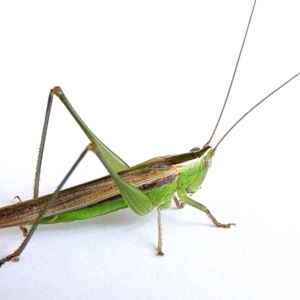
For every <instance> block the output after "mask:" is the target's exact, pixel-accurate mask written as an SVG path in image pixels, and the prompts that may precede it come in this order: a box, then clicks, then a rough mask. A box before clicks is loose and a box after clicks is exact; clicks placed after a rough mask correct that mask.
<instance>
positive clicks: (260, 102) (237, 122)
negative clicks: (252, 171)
mask: <svg viewBox="0 0 300 300" xmlns="http://www.w3.org/2000/svg"><path fill="white" fill-rule="evenodd" d="M298 75H300V72H299V73H297V74H296V75H294V76H293V77H292V78H290V79H289V80H288V81H286V82H285V83H284V84H282V85H281V86H280V87H278V88H277V89H276V90H274V91H273V92H272V93H270V94H269V95H268V96H266V97H265V98H263V99H262V100H260V101H259V102H258V103H257V104H256V105H254V106H253V107H252V108H251V109H249V110H248V111H247V112H246V113H245V114H244V115H243V116H242V117H240V118H239V119H238V120H237V121H236V122H235V123H234V124H233V125H232V126H231V127H230V128H229V130H228V131H227V132H226V133H225V134H224V135H223V137H222V138H221V139H220V140H219V142H218V143H217V145H216V147H215V148H214V151H216V149H217V147H218V146H219V145H220V143H221V142H222V141H223V140H224V138H225V137H226V136H227V135H228V133H229V132H230V131H231V130H232V129H233V128H234V127H235V126H236V125H237V124H239V123H240V122H241V121H242V120H243V119H244V118H245V117H246V116H247V115H248V114H249V113H250V112H251V111H252V110H254V109H255V108H256V107H257V106H259V105H260V104H262V103H263V102H264V101H265V100H267V99H268V98H269V97H270V96H272V95H273V94H275V93H276V92H277V91H279V90H280V89H281V88H283V87H284V86H285V85H286V84H288V83H289V82H290V81H292V80H293V79H295V78H296V77H297V76H298Z"/></svg>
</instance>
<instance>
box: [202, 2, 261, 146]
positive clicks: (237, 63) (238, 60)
mask: <svg viewBox="0 0 300 300" xmlns="http://www.w3.org/2000/svg"><path fill="white" fill-rule="evenodd" d="M255 5H256V0H255V1H254V4H253V7H252V11H251V15H250V18H249V21H248V25H247V29H246V32H245V35H244V39H243V43H242V46H241V50H240V53H239V56H238V59H237V62H236V65H235V69H234V72H233V75H232V78H231V82H230V85H229V89H228V92H227V95H226V98H225V101H224V104H223V107H222V110H221V113H220V115H219V118H218V121H217V123H216V126H215V128H214V130H213V133H212V135H211V137H210V139H209V140H208V142H207V143H206V144H205V146H204V147H206V146H208V145H209V144H210V142H211V140H212V138H213V136H214V134H215V132H216V130H217V128H218V126H219V123H220V120H221V118H222V115H223V112H224V109H225V106H226V104H227V100H228V97H229V94H230V91H231V87H232V84H233V81H234V77H235V73H236V70H237V67H238V65H239V62H240V58H241V55H242V52H243V48H244V44H245V41H246V37H247V34H248V29H249V27H250V23H251V19H252V15H253V12H254V8H255Z"/></svg>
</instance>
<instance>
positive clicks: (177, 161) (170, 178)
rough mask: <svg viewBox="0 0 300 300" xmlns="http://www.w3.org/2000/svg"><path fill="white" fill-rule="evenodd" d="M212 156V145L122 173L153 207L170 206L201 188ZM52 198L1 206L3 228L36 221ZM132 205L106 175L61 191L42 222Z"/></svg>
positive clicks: (0, 213) (71, 218)
mask: <svg viewBox="0 0 300 300" xmlns="http://www.w3.org/2000/svg"><path fill="white" fill-rule="evenodd" d="M212 156H213V151H212V149H211V148H210V147H206V148H205V149H203V150H200V149H198V148H195V149H193V150H192V151H191V152H189V153H186V154H182V155H177V156H169V157H160V158H157V159H153V160H150V161H148V162H145V163H142V164H140V165H138V166H136V167H132V168H128V169H126V170H124V171H120V172H119V175H120V176H121V178H124V180H126V182H128V183H130V184H132V186H135V187H136V188H138V189H139V190H140V191H141V192H143V194H144V195H145V196H146V197H147V198H148V199H149V200H150V202H151V206H152V209H153V208H154V207H157V208H159V209H166V208H168V207H169V206H170V205H171V201H172V198H173V196H175V195H176V194H177V195H178V197H179V198H180V200H182V201H183V202H186V199H189V198H188V196H187V194H188V193H189V194H190V193H191V194H192V193H194V192H196V191H197V190H198V189H199V188H200V186H201V184H202V182H203V180H204V178H205V175H206V172H207V162H208V161H210V159H211V157H212ZM108 191H109V192H108ZM51 197H52V194H50V195H46V196H43V197H39V198H38V199H33V200H28V201H24V202H20V203H16V204H14V205H11V206H10V208H11V209H8V208H9V207H4V208H2V209H0V228H1V227H9V226H16V225H18V226H20V225H28V224H32V223H33V221H34V220H35V219H36V218H37V215H38V214H39V212H40V211H41V209H42V208H43V207H44V206H45V204H46V203H47V202H48V201H49V200H50V199H51ZM187 202H189V201H187ZM128 206H130V205H128V204H127V201H126V198H125V199H124V197H123V196H122V195H121V194H120V192H119V190H118V187H117V185H116V183H115V182H114V180H112V178H111V176H106V177H103V178H100V179H97V180H94V181H91V182H88V183H84V184H81V185H78V186H76V187H72V188H69V189H65V190H62V191H60V193H59V194H58V196H57V198H56V199H55V200H54V202H53V203H52V205H51V207H50V208H49V209H48V210H47V212H46V214H45V216H44V218H43V219H42V220H41V222H40V224H53V223H58V222H72V221H75V220H83V219H88V218H93V217H97V216H101V215H104V214H107V213H110V212H114V211H116V210H119V209H124V208H127V207H128ZM152 209H151V210H152ZM151 210H149V211H148V212H150V211H151ZM16 211H17V212H18V213H17V214H16Z"/></svg>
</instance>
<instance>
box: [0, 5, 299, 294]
mask: <svg viewBox="0 0 300 300" xmlns="http://www.w3.org/2000/svg"><path fill="white" fill-rule="evenodd" d="M296 3H297V2H296V1H259V3H258V4H257V7H256V11H255V13H254V17H253V21H252V25H251V28H250V31H249V36H248V39H247V42H246V45H245V50H244V53H243V55H242V59H241V64H240V67H239V69H238V73H237V77H236V80H235V83H234V87H233V90H232V93H231V97H230V100H229V103H228V107H227V110H226V113H225V116H224V119H223V120H222V122H221V126H220V128H219V130H218V133H217V135H216V137H215V138H214V140H213V142H212V146H214V145H215V144H216V142H217V141H218V139H219V138H220V137H221V136H222V134H223V133H224V132H225V131H226V130H227V129H228V128H229V126H231V125H232V124H233V122H234V121H236V120H237V118H238V117H240V116H241V115H242V113H244V112H245V111H246V110H247V109H249V108H250V107H251V106H253V105H254V104H255V103H256V102H258V101H259V100H261V99H262V98H263V97H264V96H266V95H267V94H268V93H270V92H272V91H273V90H274V89H275V88H277V87H278V86H279V85H281V84H282V83H284V82H285V81H286V80H288V79H289V78H290V77H292V76H293V75H295V74H296V73H297V72H299V71H300V59H299V54H300V44H299V34H300V32H299V28H300V19H299V8H298V6H297V4H296ZM251 6H252V1H247V2H246V1H188V2H186V1H185V2H184V1H182V2H180V1H161V0H160V1H148V2H147V3H145V2H141V1H84V2H83V1H73V2H70V1H48V3H46V2H45V1H43V2H41V1H10V2H9V4H3V3H1V5H0V28H1V31H0V38H1V42H0V43H1V48H0V54H1V55H0V86H1V96H0V97H1V98H0V132H1V135H0V137H1V150H0V154H1V155H0V203H1V206H5V205H8V204H13V203H15V201H16V200H14V199H13V198H14V196H16V195H19V196H20V197H21V199H23V200H26V199H30V198H31V197H32V188H33V177H34V171H35V162H36V156H37V151H38V145H39V139H40V135H41V129H42V123H43V118H44V114H45V109H46V102H47V97H48V92H49V90H50V88H52V87H54V86H55V85H60V86H61V87H62V88H63V90H64V92H65V94H66V95H67V97H68V98H69V100H70V102H71V103H72V104H73V106H74V108H75V109H76V110H77V111H78V113H79V114H80V115H81V117H82V118H83V120H84V121H85V122H86V123H87V124H88V125H89V126H90V128H91V129H92V130H93V131H94V132H95V133H96V134H97V136H98V137H99V138H100V139H101V140H103V141H104V142H105V143H106V144H107V145H108V146H109V147H110V148H111V149H113V150H114V151H115V152H116V153H117V154H119V155H120V156H121V157H122V158H123V159H124V160H125V161H126V162H127V163H128V164H130V165H134V164H137V163H140V162H141V161H143V160H147V159H149V158H151V157H155V156H160V155H167V154H176V153H181V152H186V151H189V150H190V149H191V148H193V147H195V146H201V147H202V146H203V145H204V144H205V142H206V141H207V139H208V138H209V135H210V133H211V132H212V129H213V126H214V124H215V122H216V119H217V116H218V113H219V111H220V109H221V106H222V103H223V100H224V98H225V95H226V93H227V89H228V86H229V82H230V79H231V75H232V73H233V69H234V66H235V61H236V59H237V56H238V52H239V48H240V45H241V42H242V39H243V35H244V31H245V28H246V25H247V22H248V18H249V15H250V11H251ZM299 97H300V77H299V78H297V79H295V80H294V81H293V82H292V83H290V84H289V85H287V86H286V87H285V88H284V89H282V90H280V92H278V93H276V95H274V96H272V98H270V99H269V100H268V101H267V102H266V103H264V104H263V105H262V106H260V107H259V108H258V109H257V110H256V111H255V112H254V113H252V114H251V115H250V116H249V117H247V118H246V119H245V120H244V121H243V122H242V123H241V124H240V125H239V126H238V127H237V128H236V129H235V130H234V131H233V132H232V133H231V134H230V135H229V136H228V138H227V139H225V140H224V142H223V143H222V144H221V145H220V147H219V148H218V151H217V153H216V156H215V158H214V161H213V165H212V168H211V169H210V171H209V173H208V175H207V178H206V180H205V182H204V185H203V187H202V189H201V191H199V192H198V193H197V194H196V195H194V199H196V200H197V201H199V202H201V203H203V204H205V205H207V206H208V208H209V209H210V210H211V212H212V213H213V214H214V215H215V216H216V218H217V219H218V220H219V221H221V222H236V223H237V226H236V227H235V228H232V229H230V230H224V229H217V228H215V227H213V226H211V224H210V221H209V220H208V218H207V217H206V216H205V215H204V214H203V213H201V212H200V211H197V210H195V209H193V208H190V207H186V208H185V209H184V210H180V211H178V210H176V209H175V207H174V206H172V207H171V208H170V209H169V210H167V211H164V212H163V214H162V216H163V243H164V244H163V249H164V252H165V257H164V258H159V257H157V256H156V255H155V245H156V239H157V228H156V214H155V213H154V212H153V213H151V214H149V215H147V216H145V217H143V218H141V217H139V216H136V215H134V213H132V212H131V211H130V210H123V211H119V212H117V213H113V214H110V215H106V216H104V217H100V218H95V219H91V220H87V221H81V222H74V223H69V224H58V225H53V226H40V227H39V228H38V230H37V232H36V234H35V235H34V237H33V238H32V240H31V241H30V243H29V245H28V247H27V248H26V250H25V251H24V253H23V255H22V256H21V260H20V262H19V263H7V264H5V265H4V266H3V267H2V268H1V269H0V298H1V299H38V298H43V299H53V298H55V299H69V298H70V297H72V298H73V299H82V298H83V297H85V298H90V299H95V298H97V299H139V298H143V299H171V298H173V299H258V298H259V299H295V298H297V296H299V293H300V288H299V276H300V258H299V251H300V242H299V210H298V205H299V204H298V203H299V189H298V185H299V173H298V170H299V168H300V161H299V154H298V153H299V150H300V149H299V130H298V128H299V125H300V124H299V113H300V110H299ZM87 143H88V140H87V138H86V137H85V136H84V134H83V133H82V132H81V130H80V128H79V127H78V125H77V124H76V123H75V122H74V120H73V119H72V118H71V117H70V115H69V114H68V113H67V111H66V109H65V108H64V107H63V106H62V105H61V103H60V102H59V101H58V100H57V99H56V100H55V103H54V106H53V114H52V118H51V123H50V129H49V135H48V140H47V146H46V152H45V160H44V164H43V171H42V180H41V194H46V193H51V192H53V190H54V189H55V187H56V186H57V185H58V183H59V182H60V180H61V179H62V177H63V176H64V174H65V173H66V172H67V170H68V169H69V168H70V166H71V165H72V163H73V162H74V161H75V159H76V158H77V157H78V155H79V153H80V152H81V151H82V150H83V148H84V147H85V146H86V145H87ZM105 174H106V172H105V170H104V168H103V167H102V166H101V164H100V163H99V162H98V161H97V159H96V157H95V156H94V155H93V154H89V155H88V157H87V158H86V159H85V160H84V162H83V163H82V164H81V165H80V167H79V168H78V170H76V172H75V173H74V174H73V176H72V178H71V179H70V181H69V182H68V186H70V185H74V184H78V183H82V182H85V181H88V180H90V179H94V178H97V177H100V176H103V175H105ZM21 239H22V236H21V233H20V231H19V229H18V228H9V229H2V230H1V231H0V256H1V257H3V256H5V255H7V254H9V253H10V252H12V251H13V250H14V249H15V248H16V247H17V246H18V245H19V243H20V242H21Z"/></svg>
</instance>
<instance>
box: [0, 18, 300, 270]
mask: <svg viewBox="0 0 300 300" xmlns="http://www.w3.org/2000/svg"><path fill="white" fill-rule="evenodd" d="M250 20H251V18H250ZM249 23H250V21H249ZM298 75H299V74H297V75H296V76H298ZM296 76H294V77H293V78H295V77H296ZM233 78H234V76H233ZM293 78H292V79H293ZM232 81H233V79H232ZM280 88H281V87H280ZM229 90H230V89H229ZM53 95H56V96H58V97H59V98H60V99H61V101H62V102H63V103H64V104H65V105H66V107H67V108H68V109H69V111H70V113H71V114H72V115H73V117H74V118H75V119H76V121H77V122H78V124H79V125H80V126H81V128H82V129H83V130H84V132H85V133H86V135H87V136H88V137H89V139H90V140H91V144H90V145H89V146H88V147H87V148H86V150H85V151H84V152H83V154H82V155H81V156H80V158H79V159H78V161H77V162H76V163H75V164H74V166H73V167H72V169H71V170H70V172H69V173H68V174H67V175H66V177H65V178H64V180H63V181H62V183H61V184H60V185H59V187H58V188H57V190H56V191H55V193H54V194H52V195H47V196H43V197H39V198H38V187H39V178H40V169H41V163H42V157H43V149H44V144H45V138H46V132H47V125H48V121H49V115H50V110H51V103H52V98H53ZM268 97H269V96H267V97H266V98H268ZM227 98H228V95H227V97H226V100H227ZM266 98H264V99H263V100H262V101H264V100H265V99H266ZM262 101H261V102H262ZM261 102H259V104H260V103H261ZM259 104H257V105H259ZM225 105H226V101H225V103H224V106H223V109H224V107H225ZM257 105H256V106H257ZM223 109H222V112H223ZM221 115H222V113H221V114H220V118H221ZM244 116H245V115H244ZM244 116H243V117H244ZM243 117H242V118H243ZM220 118H219V120H220ZM239 121H240V120H239ZM239 121H238V122H239ZM218 123H219V121H218V122H217V125H218ZM234 126H235V125H234ZM216 128H217V126H216V127H215V130H216ZM231 129H232V128H231ZM231 129H230V130H231ZM215 130H214V132H215ZM230 130H229V131H230ZM229 131H228V132H229ZM212 136H213V134H212ZM224 137H225V136H224ZM224 137H223V138H224ZM223 138H222V139H223ZM211 139H212V137H211V138H210V139H209V141H208V142H207V143H206V145H205V146H204V147H203V148H202V149H201V150H200V149H199V148H193V149H192V150H191V151H190V152H188V153H185V154H181V155H176V156H166V157H158V158H154V159H151V160H149V161H146V162H144V163H141V164H139V165H137V166H135V167H132V168H129V166H128V165H127V164H126V163H125V162H124V161H123V160H121V159H120V158H119V157H118V156H117V155H116V154H114V153H113V152H112V151H111V150H110V149H109V148H107V147H106V146H105V145H104V144H103V143H102V142H101V141H100V140H99V139H98V138H97V137H96V136H95V135H94V134H93V133H92V132H91V131H90V130H89V129H88V128H87V127H86V125H85V124H84V122H83V121H82V120H81V119H80V118H79V116H78V115H77V113H76V112H75V111H74V110H73V108H72V106H71V105H70V103H69V102H68V100H67V99H66V97H65V95H64V94H63V92H62V90H61V89H60V88H58V87H56V88H54V89H53V90H52V91H51V92H50V96H49V101H48V108H47V114H46V118H45V126H44V130H43V136H42V142H41V148H40V153H39V156H38V158H39V159H38V165H37V172H36V177H35V185H34V186H35V189H34V197H33V198H34V199H33V200H30V201H25V202H21V203H17V204H15V205H12V206H7V207H4V208H2V209H1V210H0V227H9V226H24V225H28V224H34V225H33V227H32V229H31V231H30V232H29V234H28V235H27V238H26V239H25V240H24V242H23V243H22V245H21V246H20V248H18V249H17V251H16V252H14V253H13V254H11V255H9V256H7V257H5V258H4V259H2V260H1V261H0V265H2V264H4V263H5V262H6V261H9V260H17V259H18V256H19V255H20V254H21V252H22V251H23V249H24V248H25V246H26V244H27V242H28V241H29V239H30V237H31V236H32V234H33V233H34V230H35V228H36V226H37V225H38V224H51V223H56V222H68V221H73V220H75V219H85V218H89V217H94V216H97V215H102V214H105V213H109V212H113V211H115V210H118V209H121V208H126V207H129V208H131V209H132V210H133V211H134V212H135V213H137V214H140V215H144V214H147V213H149V212H150V211H152V209H153V208H154V207H157V212H158V229H159V238H158V254H159V255H162V254H163V253H162V249H161V247H162V245H161V244H162V240H161V232H160V231H161V224H160V223H161V219H160V218H161V216H160V211H161V209H165V208H167V207H169V205H170V203H171V199H172V198H174V201H175V203H176V204H177V206H178V207H181V206H183V203H186V204H188V205H191V206H194V207H196V208H198V209H200V210H202V211H204V212H205V213H206V214H207V215H208V216H209V217H210V218H211V220H212V221H213V223H214V224H215V225H216V226H218V227H224V228H229V227H230V226H231V225H233V224H232V223H229V224H221V223H219V222H217V220H216V219H215V218H214V217H213V216H212V215H211V213H210V212H209V211H208V209H207V208H206V207H205V206H203V205H201V204H200V203H197V202H195V201H194V200H192V199H191V198H189V196H188V194H192V193H194V192H196V191H197V190H198V189H199V187H200V186H201V184H202V182H203V180H204V178H205V175H206V172H207V169H208V168H209V167H210V165H211V159H212V157H213V155H214V153H215V151H216V148H217V146H218V145H219V144H220V142H221V141H222V139H221V141H219V143H218V144H217V146H216V147H214V148H212V147H210V146H209V143H210V141H211ZM87 150H92V151H94V152H95V153H96V155H97V156H98V157H99V159H100V160H101V162H102V163H103V164H104V165H105V167H106V168H107V170H108V172H109V173H110V175H111V176H107V177H103V178H101V179H98V180H95V181H92V182H88V183H85V184H82V185H79V186H76V187H73V188H70V189H66V190H63V191H60V190H61V188H62V186H63V185H64V183H65V181H66V180H67V178H68V177H69V175H70V174H71V173H72V172H73V171H74V169H75V168H76V166H77V165H78V163H79V162H80V160H81V159H82V157H83V156H84V154H85V153H86V151H87ZM175 193H176V194H177V196H178V198H179V199H180V200H181V202H180V201H179V200H178V199H177V197H176V195H175Z"/></svg>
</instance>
